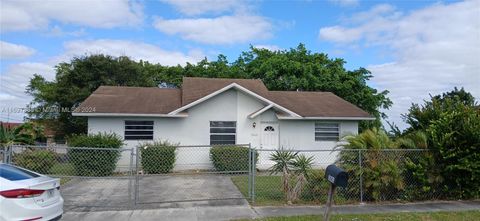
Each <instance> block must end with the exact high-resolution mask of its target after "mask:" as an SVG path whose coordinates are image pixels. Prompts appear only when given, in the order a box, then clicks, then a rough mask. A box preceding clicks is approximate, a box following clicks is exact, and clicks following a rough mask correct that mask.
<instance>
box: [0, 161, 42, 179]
mask: <svg viewBox="0 0 480 221" xmlns="http://www.w3.org/2000/svg"><path fill="white" fill-rule="evenodd" d="M0 177H2V178H5V179H7V180H10V181H16V180H26V179H31V178H35V177H39V175H37V174H35V173H32V172H30V171H27V170H24V169H22V168H18V167H14V166H10V165H8V164H0Z"/></svg>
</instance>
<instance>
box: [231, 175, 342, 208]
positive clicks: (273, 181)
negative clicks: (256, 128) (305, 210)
mask: <svg viewBox="0 0 480 221" xmlns="http://www.w3.org/2000/svg"><path fill="white" fill-rule="evenodd" d="M232 181H233V183H234V184H235V185H236V186H237V188H238V189H239V190H240V192H241V193H242V194H243V196H245V198H247V199H248V176H234V177H232ZM282 189H283V187H282V178H281V177H280V176H256V178H255V205H256V206H266V205H269V206H271V205H284V204H286V202H285V197H284V194H283V192H282ZM307 189H308V188H305V190H304V194H303V195H302V197H301V199H300V200H299V201H298V202H295V204H323V203H325V201H326V197H327V191H328V184H327V183H324V182H322V183H320V184H319V185H317V186H316V191H317V197H313V196H312V195H311V194H308V190H307ZM335 203H336V204H345V203H348V202H347V200H345V198H343V197H342V196H340V195H338V194H337V195H336V196H335Z"/></svg>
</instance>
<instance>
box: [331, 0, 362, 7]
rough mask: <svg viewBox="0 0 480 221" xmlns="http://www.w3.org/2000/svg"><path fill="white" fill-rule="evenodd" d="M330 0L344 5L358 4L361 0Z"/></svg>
mask: <svg viewBox="0 0 480 221" xmlns="http://www.w3.org/2000/svg"><path fill="white" fill-rule="evenodd" d="M328 1H329V2H332V3H334V4H337V5H340V6H344V7H351V6H357V5H358V3H359V0H328Z"/></svg>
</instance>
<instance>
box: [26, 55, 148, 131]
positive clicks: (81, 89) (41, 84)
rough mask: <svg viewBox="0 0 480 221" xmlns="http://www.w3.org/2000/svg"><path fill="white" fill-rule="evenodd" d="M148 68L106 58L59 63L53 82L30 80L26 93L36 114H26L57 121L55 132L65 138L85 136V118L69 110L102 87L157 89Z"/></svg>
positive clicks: (138, 64) (124, 59)
mask: <svg viewBox="0 0 480 221" xmlns="http://www.w3.org/2000/svg"><path fill="white" fill-rule="evenodd" d="M147 66H150V64H149V63H147V62H143V61H140V62H136V61H133V60H131V59H129V58H128V57H118V58H115V57H112V56H108V55H91V56H87V57H76V58H73V59H72V60H71V61H70V62H63V63H60V64H58V65H57V66H56V77H55V79H54V80H53V81H47V80H45V79H44V78H43V77H42V76H41V75H37V74H36V75H34V77H33V78H32V79H31V80H30V84H29V85H28V87H27V93H28V94H30V95H32V96H33V101H32V102H31V103H30V104H29V105H30V106H31V107H35V108H34V110H35V112H31V113H29V117H31V118H37V119H54V120H57V121H58V124H59V125H58V127H59V128H58V129H59V130H62V131H63V132H65V134H67V135H68V134H72V133H84V132H86V128H87V124H86V119H85V118H84V117H72V114H71V113H70V112H69V111H70V110H72V109H73V108H75V107H76V106H78V105H79V104H80V103H81V102H82V101H83V100H85V99H86V98H87V97H88V96H89V95H90V94H91V93H92V92H93V91H94V90H96V89H97V88H98V87H99V86H101V85H115V86H145V87H153V86H156V81H155V79H154V78H153V77H154V75H152V74H150V73H148V72H147V71H146V70H147V69H146V67H147Z"/></svg>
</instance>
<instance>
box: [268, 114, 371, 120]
mask: <svg viewBox="0 0 480 221" xmlns="http://www.w3.org/2000/svg"><path fill="white" fill-rule="evenodd" d="M277 118H278V119H279V120H352V121H358V120H375V119H376V118H374V117H288V116H279V115H277Z"/></svg>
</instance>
